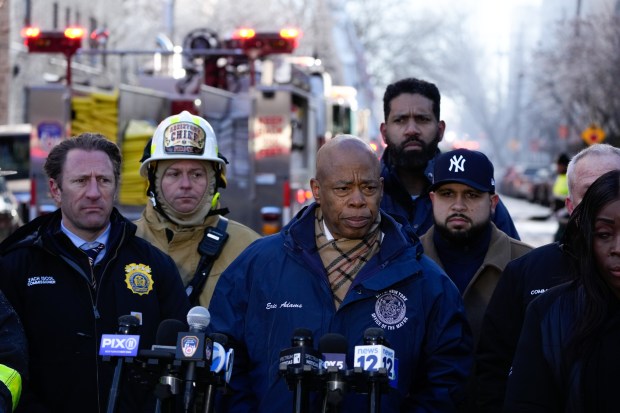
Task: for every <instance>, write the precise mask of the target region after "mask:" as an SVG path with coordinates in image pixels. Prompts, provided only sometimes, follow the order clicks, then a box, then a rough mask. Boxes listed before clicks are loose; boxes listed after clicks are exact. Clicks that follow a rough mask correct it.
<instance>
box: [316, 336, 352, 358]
mask: <svg viewBox="0 0 620 413" xmlns="http://www.w3.org/2000/svg"><path fill="white" fill-rule="evenodd" d="M348 349H349V343H347V339H346V337H345V336H343V335H342V334H338V333H328V334H325V335H324V336H323V337H321V339H320V340H319V353H335V354H347V351H348Z"/></svg>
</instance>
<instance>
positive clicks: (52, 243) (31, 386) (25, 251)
mask: <svg viewBox="0 0 620 413" xmlns="http://www.w3.org/2000/svg"><path fill="white" fill-rule="evenodd" d="M60 221H61V213H60V210H58V211H56V212H54V213H52V214H48V215H44V216H41V217H39V218H37V219H35V220H33V221H31V222H30V223H28V224H26V225H24V226H23V227H21V228H20V229H19V230H18V231H17V232H16V233H14V234H12V235H11V236H10V237H9V238H7V239H6V240H5V241H4V242H3V243H2V244H0V255H2V258H1V262H0V289H1V290H2V291H3V292H4V293H5V295H6V297H7V298H8V299H9V301H10V302H11V304H12V305H13V307H14V308H15V310H16V311H17V313H18V315H19V317H20V319H21V321H22V323H23V325H24V329H25V332H26V336H27V339H28V346H29V357H30V360H29V362H30V365H29V373H30V375H29V381H28V383H26V384H27V386H26V387H25V388H24V393H23V394H22V401H21V402H20V408H22V407H23V409H24V411H28V412H31V411H36V412H63V413H67V412H76V413H77V412H80V413H81V412H99V411H105V408H106V405H107V399H108V394H109V392H110V385H111V382H112V374H113V372H114V368H115V365H116V361H112V362H104V361H102V358H101V357H100V356H99V355H98V353H99V345H100V343H101V335H102V334H116V333H117V331H118V318H119V317H120V316H123V315H128V314H132V313H138V314H136V315H139V316H140V318H141V321H142V325H141V326H140V327H139V329H138V334H139V335H140V348H150V346H151V345H152V344H154V342H155V335H156V332H157V328H158V326H159V323H160V322H161V321H162V320H164V319H169V318H175V319H179V320H182V321H183V320H185V318H186V315H187V312H188V310H189V302H188V299H187V296H186V295H185V291H184V289H183V284H182V282H181V278H180V276H179V273H178V271H177V267H176V265H175V263H174V262H173V261H172V259H171V258H170V257H168V256H167V255H165V254H164V253H163V252H161V251H160V250H158V249H157V248H155V247H153V246H151V245H150V244H149V243H148V242H147V241H145V240H143V239H141V238H138V237H136V236H135V230H136V227H135V225H134V224H132V223H131V222H130V221H128V220H126V219H125V218H124V217H123V216H122V215H121V214H120V213H118V211H116V210H114V211H113V213H112V216H111V230H110V236H109V239H108V245H107V250H106V254H105V256H104V258H103V260H102V261H101V262H100V263H98V264H97V265H96V266H95V268H96V269H98V270H100V271H101V274H102V275H101V279H100V281H99V282H98V285H97V288H96V289H95V290H93V289H92V288H91V286H90V281H89V280H90V271H91V270H90V265H89V263H88V258H87V256H86V254H84V253H83V252H82V251H80V250H79V249H78V248H77V247H75V246H74V245H73V243H72V242H71V241H70V240H69V238H68V237H67V236H66V235H65V234H64V233H63V232H62V231H61V229H60ZM129 374H130V371H129V370H128V369H125V377H124V378H125V380H124V381H123V382H122V383H121V386H120V391H121V392H120V393H119V394H120V395H121V397H120V402H121V406H122V407H124V406H125V402H129V399H132V400H134V401H135V399H134V397H136V398H139V397H138V396H140V395H145V394H148V393H150V389H149V390H146V391H145V389H143V388H142V387H141V386H139V385H137V384H138V380H130V379H129V377H128V376H129ZM124 394H127V395H129V394H131V396H132V397H129V398H126V397H124ZM127 408H128V410H124V409H120V410H118V411H133V412H135V411H138V410H135V408H134V407H129V406H127Z"/></svg>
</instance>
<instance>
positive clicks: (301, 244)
mask: <svg viewBox="0 0 620 413" xmlns="http://www.w3.org/2000/svg"><path fill="white" fill-rule="evenodd" d="M316 208H318V204H317V203H316V202H313V203H312V204H310V205H309V206H307V207H305V208H304V209H302V210H301V211H300V212H299V213H298V214H297V215H296V216H295V217H294V218H293V219H292V220H291V222H290V223H289V224H287V225H286V226H285V227H284V228H283V229H282V231H281V234H282V236H283V237H284V240H285V245H287V246H288V247H289V248H290V249H292V250H299V249H303V250H306V251H316V241H315V234H314V219H315V210H316ZM380 214H381V225H380V229H381V232H383V234H384V237H383V240H382V242H381V249H380V250H379V257H380V260H381V262H384V261H385V260H390V259H392V258H393V257H395V256H396V255H398V254H399V253H401V252H402V251H403V250H404V249H406V248H414V250H415V255H416V257H419V256H420V255H421V254H422V252H423V249H422V245H421V244H420V240H419V239H418V237H417V235H415V233H414V232H413V230H412V229H411V228H410V227H409V226H408V225H406V226H403V225H401V224H399V223H398V222H396V221H395V220H394V219H393V218H392V217H391V216H390V215H388V214H386V213H384V212H383V211H380Z"/></svg>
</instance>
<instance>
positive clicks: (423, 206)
mask: <svg viewBox="0 0 620 413" xmlns="http://www.w3.org/2000/svg"><path fill="white" fill-rule="evenodd" d="M438 154H439V152H438ZM433 164H434V160H431V161H430V162H429V163H428V165H427V166H426V169H425V171H424V176H426V178H427V179H428V185H427V189H425V190H424V191H423V192H422V193H421V194H420V196H418V197H417V198H416V199H415V200H414V199H412V198H411V195H410V194H409V192H407V191H406V190H405V186H404V185H403V183H402V182H401V181H400V178H399V177H398V175H397V174H396V171H395V170H394V168H393V167H391V166H390V162H389V159H388V154H387V153H384V154H383V158H381V176H382V177H383V198H381V208H382V209H383V210H384V211H385V212H387V213H388V214H390V215H392V216H393V217H394V218H396V219H397V220H398V221H399V222H401V223H405V222H407V223H409V225H411V228H413V230H414V231H415V233H416V234H417V235H418V236H422V235H424V234H425V233H426V231H428V229H429V228H430V227H431V226H432V225H433V204H432V202H431V198H430V197H429V196H428V192H429V191H428V187H430V186H431V182H432V176H433ZM492 219H493V223H494V224H495V226H496V227H497V228H499V229H500V230H502V231H503V232H504V233H506V234H507V235H508V236H509V237H511V238H514V239H516V240H520V239H521V238H519V233H518V232H517V228H516V227H515V225H514V222H513V221H512V217H511V216H510V213H509V212H508V209H506V206H505V205H504V203H503V202H502V201H501V200H500V201H499V202H498V203H497V207H496V208H495V214H493V218H492Z"/></svg>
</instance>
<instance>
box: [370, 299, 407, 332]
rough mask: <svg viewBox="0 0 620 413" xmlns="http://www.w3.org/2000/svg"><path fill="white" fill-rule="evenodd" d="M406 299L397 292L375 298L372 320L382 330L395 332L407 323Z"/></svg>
mask: <svg viewBox="0 0 620 413" xmlns="http://www.w3.org/2000/svg"><path fill="white" fill-rule="evenodd" d="M406 314H407V297H406V296H405V295H404V294H402V293H401V292H399V291H396V290H389V291H385V292H382V293H381V294H379V295H378V296H377V302H376V303H375V312H374V313H372V318H373V320H374V321H375V323H377V325H378V326H379V327H380V328H382V329H384V330H396V329H398V328H401V327H402V326H403V325H405V323H406V322H407V320H408V319H407V317H406Z"/></svg>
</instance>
